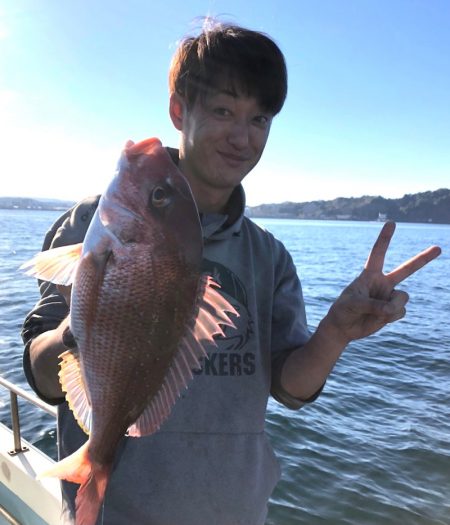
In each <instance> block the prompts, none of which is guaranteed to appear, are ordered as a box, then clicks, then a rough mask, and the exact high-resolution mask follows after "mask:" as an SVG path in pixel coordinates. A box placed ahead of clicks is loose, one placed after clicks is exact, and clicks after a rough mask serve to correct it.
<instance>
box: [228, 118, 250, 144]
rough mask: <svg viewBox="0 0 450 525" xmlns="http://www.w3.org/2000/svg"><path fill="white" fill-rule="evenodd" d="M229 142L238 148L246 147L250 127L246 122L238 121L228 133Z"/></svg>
mask: <svg viewBox="0 0 450 525" xmlns="http://www.w3.org/2000/svg"><path fill="white" fill-rule="evenodd" d="M228 142H229V143H230V144H231V145H232V146H234V147H235V148H237V149H245V148H246V147H247V146H248V144H249V127H248V124H247V123H246V122H243V121H236V122H234V123H233V125H232V126H231V128H230V130H229V133H228Z"/></svg>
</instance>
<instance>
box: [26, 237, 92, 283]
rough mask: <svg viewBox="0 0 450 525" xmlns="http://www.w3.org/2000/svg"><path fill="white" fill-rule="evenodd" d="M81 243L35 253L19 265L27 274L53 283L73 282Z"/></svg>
mask: <svg viewBox="0 0 450 525" xmlns="http://www.w3.org/2000/svg"><path fill="white" fill-rule="evenodd" d="M82 248H83V243H79V244H71V245H70V246H59V247H58V248H52V249H51V250H46V251H43V252H40V253H38V254H36V255H35V256H34V257H33V258H32V259H30V260H29V261H26V262H24V263H23V264H22V266H21V267H20V269H21V270H25V273H26V274H27V275H31V276H33V277H36V278H37V279H41V280H43V281H48V282H51V283H54V284H63V285H66V286H67V285H69V284H72V283H73V279H74V276H75V271H76V269H77V265H78V261H79V260H80V257H81V250H82Z"/></svg>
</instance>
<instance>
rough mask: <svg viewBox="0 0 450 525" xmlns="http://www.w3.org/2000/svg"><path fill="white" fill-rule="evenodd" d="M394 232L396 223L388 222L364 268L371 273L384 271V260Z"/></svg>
mask: <svg viewBox="0 0 450 525" xmlns="http://www.w3.org/2000/svg"><path fill="white" fill-rule="evenodd" d="M394 231H395V222H386V223H385V224H384V226H383V228H382V229H381V231H380V234H379V235H378V238H377V240H376V241H375V244H374V245H373V248H372V250H371V252H370V254H369V257H368V258H367V262H366V264H365V266H364V268H365V269H366V270H368V271H369V272H382V271H383V265H384V258H385V256H386V252H387V249H388V248H389V243H390V242H391V239H392V236H393V235H394Z"/></svg>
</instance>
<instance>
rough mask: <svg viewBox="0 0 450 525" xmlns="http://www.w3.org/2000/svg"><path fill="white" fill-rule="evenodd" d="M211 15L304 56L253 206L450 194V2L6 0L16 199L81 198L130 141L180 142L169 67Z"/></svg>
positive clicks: (6, 107)
mask: <svg viewBox="0 0 450 525" xmlns="http://www.w3.org/2000/svg"><path fill="white" fill-rule="evenodd" d="M205 15H213V16H218V15H220V18H221V19H222V20H227V21H232V22H235V23H239V24H241V25H245V26H247V27H250V28H252V29H256V30H260V31H264V32H266V33H268V34H269V35H271V36H272V37H273V38H274V39H275V40H276V42H277V43H278V44H279V46H280V47H281V49H282V51H283V52H284V53H285V56H286V60H287V64H288V71H289V94H288V99H287V102H286V105H285V107H284V109H283V111H282V113H281V114H280V115H279V116H277V117H276V119H275V121H274V123H273V127H272V131H271V136H270V138H269V143H268V145H267V147H266V151H265V153H264V155H263V158H262V160H261V162H260V164H259V165H258V166H257V168H255V170H254V171H253V172H252V173H251V174H250V175H249V176H248V178H247V179H246V181H245V187H246V191H247V201H248V203H249V204H250V205H254V204H259V203H261V202H282V201H286V200H291V201H298V202H302V201H308V200H316V199H331V198H335V197H338V196H344V197H350V196H361V195H382V196H384V197H400V196H402V195H404V194H405V193H416V192H420V191H428V190H436V189H438V188H442V187H447V188H448V187H450V2H449V1H448V0H290V1H287V0H286V1H283V0H278V1H277V2H275V1H268V0H260V1H251V0H248V1H246V2H243V1H242V0H240V1H235V0H227V1H222V0H204V1H201V0H189V1H186V0H173V1H172V2H157V1H151V0H146V1H145V0H128V1H126V2H123V1H120V2H119V1H115V0H109V1H103V0H97V1H96V0H91V1H87V0H78V1H69V0H67V1H58V0H9V1H8V0H0V134H1V136H0V155H1V164H2V176H1V185H0V195H22V196H36V197H55V198H68V199H79V198H82V197H83V196H86V195H89V194H94V193H99V192H101V191H102V190H103V189H104V188H105V186H106V184H107V183H108V181H109V179H110V177H111V175H112V172H113V170H114V166H115V163H116V160H117V158H118V156H119V154H120V150H121V147H122V145H123V144H124V143H125V141H126V140H127V139H128V138H132V139H133V140H140V139H143V138H146V137H149V136H158V137H160V138H161V140H162V141H163V143H164V144H166V145H171V146H176V145H177V143H178V135H177V132H176V131H175V130H174V129H173V128H172V124H171V122H170V120H169V117H168V112H167V106H168V104H167V100H168V91H167V71H168V65H169V62H170V58H171V56H172V54H173V51H174V49H175V47H176V43H177V40H179V39H180V38H182V37H183V36H184V35H185V34H188V33H192V32H195V30H196V29H197V28H198V27H199V26H200V22H199V21H198V17H201V16H205Z"/></svg>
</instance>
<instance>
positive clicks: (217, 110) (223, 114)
mask: <svg viewBox="0 0 450 525" xmlns="http://www.w3.org/2000/svg"><path fill="white" fill-rule="evenodd" d="M214 113H215V114H216V115H218V116H219V117H229V116H230V115H231V111H230V110H229V109H227V108H215V109H214Z"/></svg>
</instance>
